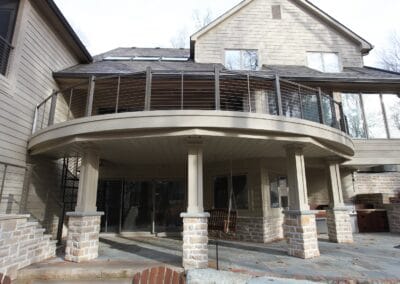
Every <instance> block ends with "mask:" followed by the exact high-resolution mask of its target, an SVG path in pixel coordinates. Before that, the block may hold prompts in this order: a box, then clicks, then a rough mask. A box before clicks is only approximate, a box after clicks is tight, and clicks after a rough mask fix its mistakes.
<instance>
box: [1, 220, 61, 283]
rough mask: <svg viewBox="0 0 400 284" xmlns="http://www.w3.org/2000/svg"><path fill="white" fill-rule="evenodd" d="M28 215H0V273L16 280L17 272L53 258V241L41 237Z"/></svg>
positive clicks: (46, 237)
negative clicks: (29, 220)
mask: <svg viewBox="0 0 400 284" xmlns="http://www.w3.org/2000/svg"><path fill="white" fill-rule="evenodd" d="M28 218H29V215H0V244H1V245H0V254H1V257H0V273H3V274H4V275H8V276H9V277H10V278H11V279H12V280H15V279H16V276H17V270H18V269H21V268H23V267H26V266H28V265H30V264H32V263H36V262H40V261H43V260H45V259H47V258H51V257H54V256H55V254H56V244H55V241H51V240H50V236H48V235H43V231H44V230H43V229H40V228H38V223H37V222H28Z"/></svg>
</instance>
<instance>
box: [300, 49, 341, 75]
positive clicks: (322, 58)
mask: <svg viewBox="0 0 400 284" xmlns="http://www.w3.org/2000/svg"><path fill="white" fill-rule="evenodd" d="M307 63H308V67H310V68H312V69H315V70H318V71H321V72H327V73H338V72H340V71H341V70H340V66H339V55H338V54H337V53H332V52H307Z"/></svg>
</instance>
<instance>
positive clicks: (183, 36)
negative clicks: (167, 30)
mask: <svg viewBox="0 0 400 284" xmlns="http://www.w3.org/2000/svg"><path fill="white" fill-rule="evenodd" d="M192 19H193V27H194V29H195V30H196V31H197V30H200V29H201V28H203V27H204V26H206V25H208V24H209V23H210V22H211V19H212V12H211V10H210V9H207V10H206V11H205V12H204V13H202V12H201V11H200V10H193V14H192ZM189 36H190V34H189V30H188V28H187V26H184V27H183V28H181V29H180V30H178V31H177V32H176V34H175V36H173V37H172V38H171V40H170V42H171V46H172V47H174V48H186V47H189Z"/></svg>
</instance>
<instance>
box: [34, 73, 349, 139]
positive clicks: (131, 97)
mask: <svg viewBox="0 0 400 284" xmlns="http://www.w3.org/2000/svg"><path fill="white" fill-rule="evenodd" d="M155 110H215V111H238V112H248V113H262V114H270V115H278V116H285V117H296V118H300V119H306V120H310V121H314V122H317V123H321V124H325V125H328V126H331V127H334V128H337V129H340V130H342V131H343V132H346V133H347V127H346V123H345V117H344V115H343V108H342V105H341V103H339V102H336V101H335V100H334V99H333V98H332V97H331V96H330V95H328V94H325V93H324V92H322V91H321V89H319V88H312V87H309V86H305V85H301V84H298V83H295V82H291V81H288V80H283V79H280V78H279V77H278V76H263V75H260V74H243V73H237V72H230V71H225V70H224V71H222V70H219V69H215V70H214V71H213V72H212V71H190V72H189V71H181V72H179V71H162V72H160V71H153V70H151V69H150V68H147V71H146V72H138V73H134V74H127V75H115V76H106V77H95V76H92V77H90V78H89V80H88V81H87V82H85V83H83V84H79V85H76V86H73V87H70V88H68V89H65V90H61V91H56V92H54V93H53V94H51V95H50V96H49V97H48V98H46V99H45V100H44V101H43V102H41V103H40V104H39V105H37V107H36V111H35V119H34V125H33V131H32V133H34V132H35V131H38V130H40V129H43V128H46V127H47V126H50V125H53V124H55V123H60V122H64V121H68V120H72V119H77V118H81V117H88V116H94V115H104V114H111V113H123V112H138V111H155Z"/></svg>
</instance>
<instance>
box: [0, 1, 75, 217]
mask: <svg viewBox="0 0 400 284" xmlns="http://www.w3.org/2000/svg"><path fill="white" fill-rule="evenodd" d="M19 13H20V15H19V19H18V20H17V21H18V23H17V26H16V32H15V39H14V46H15V49H14V50H13V54H12V55H11V57H10V62H11V64H10V67H9V70H8V74H7V77H2V78H0V93H1V95H0V162H7V163H12V164H16V165H21V166H24V167H25V166H26V158H27V152H26V146H27V142H28V139H29V137H30V135H31V130H32V124H33V117H34V109H35V106H36V105H37V104H38V103H40V102H41V101H42V100H43V99H44V98H46V97H48V96H49V95H50V94H51V93H52V91H53V89H57V84H56V82H55V81H54V79H53V77H52V73H53V72H54V71H58V70H62V69H65V68H67V67H70V66H73V65H76V64H78V61H77V59H76V57H75V56H74V55H73V54H72V53H71V51H70V50H69V49H68V48H67V47H66V43H65V42H63V40H62V39H61V38H60V37H59V36H58V35H57V33H56V32H55V31H53V29H52V27H51V26H50V25H49V24H48V23H47V21H46V19H45V18H44V17H43V16H42V15H41V14H40V13H39V12H38V11H37V10H36V9H35V7H33V6H32V5H31V2H30V1H28V0H22V1H21V7H20V9H19ZM21 13H22V14H21ZM21 15H22V16H21ZM47 111H48V110H47ZM46 125H47V122H46ZM12 169H13V171H14V172H10V171H11V168H10V167H9V168H8V170H7V176H6V181H5V186H4V191H3V196H2V200H1V205H0V213H3V212H5V211H8V212H10V210H11V211H12V212H17V211H18V210H19V207H20V205H21V198H22V192H23V187H24V186H23V184H24V175H25V174H24V173H25V169H18V168H12ZM9 172H10V173H9ZM2 173H3V172H2V167H1V166H0V175H2ZM35 173H37V174H39V172H38V171H37V170H36V171H35ZM0 178H2V176H1V177H0ZM40 190H41V189H40V187H36V188H35V191H34V192H33V193H31V194H30V197H31V198H32V199H33V200H36V199H37V198H36V199H35V198H33V196H32V194H33V195H35V192H36V191H40ZM38 199H43V196H39V197H38ZM42 202H44V200H42ZM34 203H36V202H34ZM37 205H38V206H36V205H32V206H33V207H37V208H40V207H41V205H40V203H37ZM42 208H43V206H42Z"/></svg>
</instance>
